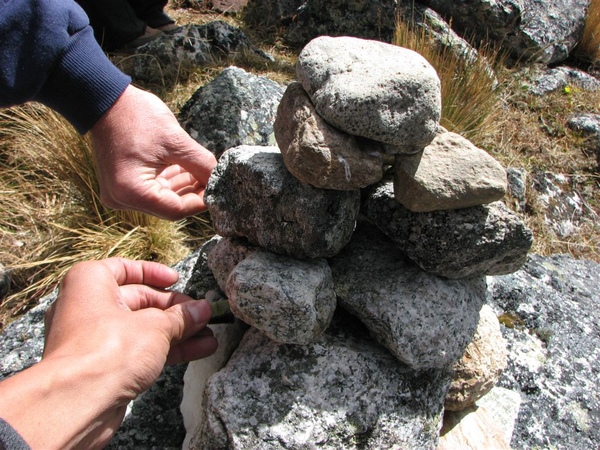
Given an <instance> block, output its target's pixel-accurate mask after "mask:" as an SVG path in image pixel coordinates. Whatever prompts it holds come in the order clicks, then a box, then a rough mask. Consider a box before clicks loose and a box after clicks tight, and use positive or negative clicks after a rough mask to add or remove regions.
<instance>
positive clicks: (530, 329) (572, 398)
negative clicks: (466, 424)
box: [482, 254, 600, 449]
mask: <svg viewBox="0 0 600 450" xmlns="http://www.w3.org/2000/svg"><path fill="white" fill-rule="evenodd" d="M598 273H600V264H598V263H596V262H593V261H589V260H585V259H574V258H572V257H570V256H569V255H552V256H550V257H544V256H540V255H534V254H532V255H529V258H528V261H527V264H526V265H525V266H524V267H523V268H522V269H521V270H519V271H518V272H515V273H514V274H510V275H505V276H496V277H490V278H489V293H490V299H489V302H490V305H491V306H492V307H493V308H494V309H495V310H496V314H497V315H499V318H500V323H502V324H504V326H502V327H501V329H502V335H503V336H504V338H505V339H506V341H507V343H508V366H507V368H506V369H505V370H504V372H503V374H502V376H501V377H500V381H499V383H498V386H500V387H504V388H506V389H511V390H513V391H515V392H517V393H518V394H519V395H520V396H521V398H522V403H521V407H520V411H519V417H518V420H517V424H516V426H515V431H514V433H513V436H512V441H511V446H512V447H513V448H515V449H530V448H550V447H552V446H554V447H556V448H560V449H580V448H582V449H583V448H585V449H587V448H596V447H597V446H598V442H600V416H599V415H598V411H600V398H599V396H598V380H599V377H598V367H600V309H599V308H598V305H599V304H600V278H598ZM484 398H485V397H484ZM482 400H483V399H482Z"/></svg>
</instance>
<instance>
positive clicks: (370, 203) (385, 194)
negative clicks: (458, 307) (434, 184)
mask: <svg viewBox="0 0 600 450" xmlns="http://www.w3.org/2000/svg"><path fill="white" fill-rule="evenodd" d="M361 211H362V212H363V213H364V215H365V216H366V217H367V218H368V219H369V220H370V221H371V222H373V223H374V224H376V225H377V227H379V228H380V229H381V230H382V231H383V232H384V233H385V234H386V235H388V236H389V237H390V239H391V240H392V241H394V243H395V244H396V245H397V246H398V247H399V248H400V249H402V250H403V251H404V252H405V253H406V255H407V256H408V257H409V258H410V259H412V260H413V261H414V262H416V263H417V264H418V265H419V266H420V267H421V268H422V269H423V270H425V271H427V272H430V273H433V274H436V275H440V276H443V277H447V278H464V277H470V276H480V275H500V274H507V273H511V272H514V271H515V270H518V269H519V268H521V266H522V265H523V264H524V263H525V260H526V258H527V252H528V251H529V249H530V248H531V244H532V242H533V236H532V233H531V230H529V228H527V226H526V225H525V223H524V222H523V221H522V220H521V219H520V218H519V217H518V216H517V215H516V213H514V212H512V211H510V210H509V209H508V208H507V207H506V206H505V205H504V204H503V203H502V202H494V203H490V204H488V205H482V206H474V207H471V208H463V209H457V210H452V211H434V212H429V213H413V212H411V211H409V210H408V209H406V208H404V207H403V206H402V205H400V204H399V203H398V202H397V201H396V200H395V199H394V193H393V185H392V182H391V181H386V182H383V183H379V184H378V185H375V186H374V187H373V188H372V189H370V191H369V192H368V193H367V194H366V196H365V201H364V204H363V208H362V210H361Z"/></svg>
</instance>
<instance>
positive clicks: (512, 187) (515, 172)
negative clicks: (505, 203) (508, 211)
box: [506, 167, 527, 212]
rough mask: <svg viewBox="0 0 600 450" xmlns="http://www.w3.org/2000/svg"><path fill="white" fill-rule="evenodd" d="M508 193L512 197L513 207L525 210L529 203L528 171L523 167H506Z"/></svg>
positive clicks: (517, 209) (521, 210) (520, 210)
mask: <svg viewBox="0 0 600 450" xmlns="http://www.w3.org/2000/svg"><path fill="white" fill-rule="evenodd" d="M506 180H507V193H508V197H509V200H510V199H512V205H511V206H512V209H513V210H515V211H517V212H525V206H526V205H527V197H526V194H527V171H526V170H525V169H523V168H522V167H519V168H517V167H509V168H507V169H506Z"/></svg>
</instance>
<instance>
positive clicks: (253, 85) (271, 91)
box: [179, 67, 284, 157]
mask: <svg viewBox="0 0 600 450" xmlns="http://www.w3.org/2000/svg"><path fill="white" fill-rule="evenodd" d="M283 91H284V89H283V87H281V86H280V85H279V84H277V83H276V82H274V81H272V80H270V79H269V78H267V77H261V76H256V75H253V74H250V73H248V72H246V71H245V70H243V69H239V68H237V67H229V68H227V69H225V70H224V71H223V72H222V73H221V74H220V75H219V76H218V77H217V78H215V79H214V80H213V81H212V82H210V83H209V84H207V85H205V86H202V87H201V88H200V89H198V90H197V91H196V92H195V93H194V95H192V97H191V98H190V99H189V100H188V101H187V102H186V103H185V105H183V107H182V108H181V112H180V114H179V122H180V123H181V126H182V127H183V128H184V129H185V130H186V131H187V132H188V133H189V134H190V136H191V137H192V138H193V139H194V140H196V141H197V142H198V143H200V144H202V145H203V146H205V147H206V148H208V149H209V150H211V151H212V152H213V153H214V154H215V155H216V156H217V157H218V156H220V155H221V154H222V153H223V152H224V151H225V150H227V149H228V148H232V147H236V146H238V145H243V144H245V145H265V146H267V145H275V135H274V133H273V123H274V122H275V117H276V115H277V107H278V106H279V101H280V100H281V97H282V96H283Z"/></svg>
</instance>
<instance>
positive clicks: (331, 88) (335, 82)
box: [296, 36, 441, 153]
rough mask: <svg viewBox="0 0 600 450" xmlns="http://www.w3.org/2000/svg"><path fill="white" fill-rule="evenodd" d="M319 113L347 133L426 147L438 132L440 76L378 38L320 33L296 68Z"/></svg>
mask: <svg viewBox="0 0 600 450" xmlns="http://www.w3.org/2000/svg"><path fill="white" fill-rule="evenodd" d="M296 74H297V77H298V81H299V82H300V83H302V86H303V87H304V90H305V91H306V92H307V93H308V95H309V97H310V99H311V101H312V103H313V104H314V106H315V109H316V111H317V112H318V113H319V115H320V116H321V117H322V118H323V119H325V120H326V121H327V122H328V123H330V124H331V125H333V126H335V127H336V128H339V129H341V130H343V131H345V132H347V133H350V134H354V135H358V136H362V137H366V138H369V139H373V140H375V141H378V142H384V143H388V144H393V145H396V146H398V147H409V148H410V149H411V151H409V153H412V152H413V151H414V150H412V148H414V147H420V148H424V147H425V146H426V145H427V144H429V143H430V142H431V141H432V140H433V138H434V137H435V134H436V132H437V129H438V126H439V120H440V114H441V92H440V80H439V78H438V76H437V73H436V71H435V69H434V68H433V67H432V66H431V65H430V64H429V63H428V62H427V60H426V59H425V58H423V57H422V56H421V55H419V54H418V53H416V52H414V51H412V50H408V49H406V48H402V47H398V46H395V45H391V44H386V43H383V42H378V41H370V40H366V39H357V38H352V37H337V38H333V37H329V36H322V37H319V38H316V39H313V40H312V41H311V42H309V43H308V44H307V45H306V46H305V47H304V48H303V49H302V51H301V52H300V54H299V56H298V64H297V66H296Z"/></svg>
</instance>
